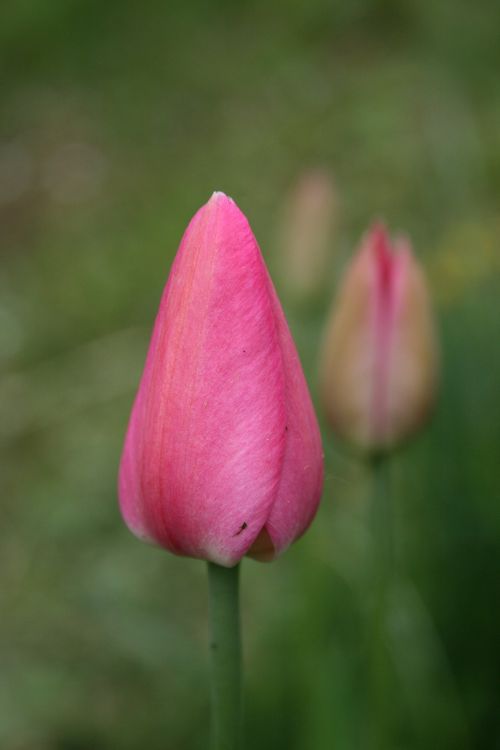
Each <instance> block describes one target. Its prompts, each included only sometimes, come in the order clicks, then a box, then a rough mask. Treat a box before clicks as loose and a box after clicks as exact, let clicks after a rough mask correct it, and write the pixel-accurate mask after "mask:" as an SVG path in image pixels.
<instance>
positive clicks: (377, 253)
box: [321, 225, 438, 451]
mask: <svg viewBox="0 0 500 750" xmlns="http://www.w3.org/2000/svg"><path fill="white" fill-rule="evenodd" d="M437 371H438V355H437V346H436V338H435V333H434V326H433V321H432V315H431V309H430V303H429V298H428V293H427V285H426V281H425V278H424V275H423V272H422V270H421V269H420V266H419V265H418V263H417V261H416V260H415V258H414V257H413V254H412V251H411V248H410V245H409V243H408V241H407V240H404V239H396V240H395V241H394V242H392V243H391V240H390V238H389V236H388V235H387V232H386V231H385V229H384V227H382V226H380V225H375V226H374V227H373V228H372V229H371V231H370V232H369V233H368V234H367V235H366V237H365V238H364V241H363V243H362V247H361V249H360V251H359V252H358V254H357V255H356V256H355V257H354V259H353V261H352V262H351V264H350V266H349V267H348V269H347V272H346V274H345V277H344V279H343V282H342V284H341V288H340V292H339V295H338V299H337V300H336V301H335V303H334V305H333V308H332V312H331V316H330V319H329V322H328V324H327V330H326V334H325V340H324V345H323V356H322V366H321V381H322V382H321V390H322V397H323V402H324V405H325V408H326V412H327V415H328V417H329V420H330V422H331V424H332V426H333V428H334V429H335V430H336V431H337V433H338V434H339V435H340V436H341V437H343V438H345V439H347V440H349V441H351V442H352V443H354V444H357V445H359V446H361V447H362V448H365V449H368V450H374V451H380V450H384V449H386V448H389V447H391V446H393V445H394V444H395V443H397V442H399V441H400V440H403V439H404V438H406V437H408V436H409V435H410V434H411V433H413V432H415V431H416V430H417V429H418V427H419V426H420V425H421V424H422V423H423V422H424V421H425V419H426V417H427V415H428V414H429V411H430V409H431V407H432V404H433V402H434V397H435V393H436V387H437Z"/></svg>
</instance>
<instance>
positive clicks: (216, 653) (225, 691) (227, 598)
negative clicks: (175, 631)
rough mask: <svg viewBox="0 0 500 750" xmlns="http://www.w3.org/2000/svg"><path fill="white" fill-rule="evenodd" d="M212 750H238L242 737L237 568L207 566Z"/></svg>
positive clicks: (209, 564)
mask: <svg viewBox="0 0 500 750" xmlns="http://www.w3.org/2000/svg"><path fill="white" fill-rule="evenodd" d="M208 586H209V616H210V650H211V662H212V664H211V667H212V670H211V671H212V675H211V676H212V744H211V748H212V750H237V748H239V747H240V734H241V715H242V700H241V635H240V610H239V565H237V566H236V567H234V568H223V567H222V566H220V565H216V564H215V563H210V562H209V563H208Z"/></svg>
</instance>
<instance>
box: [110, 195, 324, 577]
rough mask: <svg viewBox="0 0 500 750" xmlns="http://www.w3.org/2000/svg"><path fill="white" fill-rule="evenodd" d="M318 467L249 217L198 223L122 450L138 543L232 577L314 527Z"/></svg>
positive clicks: (293, 357) (176, 271) (164, 306)
mask: <svg viewBox="0 0 500 750" xmlns="http://www.w3.org/2000/svg"><path fill="white" fill-rule="evenodd" d="M322 478H323V456H322V447H321V438H320V434H319V429H318V425H317V421H316V416H315V414H314V410H313V407H312V404H311V399H310V396H309V392H308V389H307V385H306V382H305V379H304V375H303V373H302V369H301V366H300V362H299V358H298V355H297V351H296V349H295V346H294V343H293V340H292V337H291V334H290V331H289V329H288V326H287V323H286V320H285V317H284V315H283V311H282V309H281V306H280V303H279V300H278V297H277V295H276V292H275V290H274V287H273V285H272V282H271V279H270V277H269V274H268V272H267V269H266V266H265V264H264V261H263V258H262V255H261V253H260V250H259V247H258V245H257V242H256V240H255V237H254V235H253V234H252V231H251V229H250V226H249V224H248V222H247V220H246V218H245V216H244V215H243V214H242V213H241V211H240V210H239V209H238V207H237V206H236V204H235V203H234V202H233V201H232V200H231V199H230V198H228V197H226V196H225V195H224V194H223V193H214V195H213V196H212V198H211V199H210V200H209V201H208V203H207V204H206V205H204V206H203V207H202V208H201V209H200V210H199V211H198V213H197V214H196V215H195V216H194V218H193V219H192V220H191V223H190V224H189V226H188V228H187V230H186V232H185V234H184V237H183V239H182V242H181V245H180V247H179V250H178V252H177V256H176V258H175V261H174V264H173V266H172V270H171V272H170V277H169V279H168V282H167V285H166V287H165V290H164V293H163V297H162V300H161V303H160V309H159V312H158V316H157V318H156V323H155V326H154V330H153V335H152V339H151V344H150V347H149V352H148V355H147V359H146V365H145V369H144V372H143V375H142V379H141V382H140V386H139V390H138V393H137V396H136V399H135V403H134V407H133V410H132V415H131V418H130V422H129V426H128V431H127V436H126V440H125V446H124V450H123V455H122V460H121V466H120V476H119V497H120V506H121V511H122V514H123V517H124V519H125V522H126V524H127V525H128V526H129V528H130V529H131V531H132V532H133V533H134V534H136V535H137V536H138V537H140V538H141V539H144V540H147V541H150V542H153V543H155V544H158V545H160V546H162V547H165V548H166V549H168V550H170V551H171V552H174V553H176V554H179V555H188V556H191V557H197V558H203V559H206V560H210V561H212V562H216V563H219V564H220V565H224V566H227V567H230V566H232V565H235V564H236V563H237V562H238V561H239V560H240V559H241V558H242V557H243V556H244V555H250V556H252V557H255V558H257V559H261V560H270V559H273V558H274V557H276V556H277V555H278V554H280V553H281V552H282V551H283V550H285V549H286V547H287V546H288V545H289V544H290V543H291V542H293V541H294V540H295V539H296V538H297V537H299V536H300V535H301V534H302V533H303V532H304V531H305V530H306V529H307V527H308V526H309V524H310V523H311V521H312V519H313V517H314V515H315V512H316V509H317V506H318V503H319V499H320V495H321V488H322Z"/></svg>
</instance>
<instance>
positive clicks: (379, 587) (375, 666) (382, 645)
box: [370, 456, 394, 750]
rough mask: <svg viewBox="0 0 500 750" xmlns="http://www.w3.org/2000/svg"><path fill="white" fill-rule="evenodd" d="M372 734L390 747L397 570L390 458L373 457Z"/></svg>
mask: <svg viewBox="0 0 500 750" xmlns="http://www.w3.org/2000/svg"><path fill="white" fill-rule="evenodd" d="M371 472H372V504H371V509H370V510H371V526H372V566H373V567H372V570H373V622H372V638H373V641H372V664H371V672H372V679H371V685H372V737H371V747H373V748H374V750H390V748H391V746H392V737H391V734H392V732H391V715H392V709H391V704H392V699H393V698H394V696H391V669H390V659H389V653H388V644H387V624H388V623H387V619H388V613H389V606H390V591H391V585H392V580H393V572H394V541H393V518H392V506H391V493H390V483H389V466H388V459H387V458H386V457H384V456H377V457H375V458H373V459H372V464H371Z"/></svg>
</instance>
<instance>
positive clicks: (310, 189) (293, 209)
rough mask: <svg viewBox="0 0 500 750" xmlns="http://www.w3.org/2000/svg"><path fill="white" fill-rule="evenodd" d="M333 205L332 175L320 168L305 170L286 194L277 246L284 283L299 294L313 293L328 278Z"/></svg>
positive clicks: (303, 296) (335, 202)
mask: <svg viewBox="0 0 500 750" xmlns="http://www.w3.org/2000/svg"><path fill="white" fill-rule="evenodd" d="M336 208H337V196H336V191H335V187H334V184H333V181H332V178H331V177H330V175H329V174H328V173H327V172H326V171H323V170H320V169H315V170H310V171H307V172H305V173H304V174H303V175H302V176H301V177H300V178H299V180H298V181H297V183H296V184H295V185H294V187H293V188H292V190H291V192H290V194H289V196H288V198H287V201H286V204H285V207H284V211H283V218H282V223H281V225H280V228H279V236H278V249H279V253H280V263H281V266H282V276H283V280H284V283H285V284H286V285H287V286H288V290H289V291H290V293H291V294H293V295H294V296H296V297H298V298H307V297H310V296H312V295H314V294H315V293H317V292H318V290H319V289H321V286H322V284H324V281H325V279H326V278H328V270H329V268H330V267H331V254H332V248H333V233H334V222H335V214H336Z"/></svg>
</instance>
